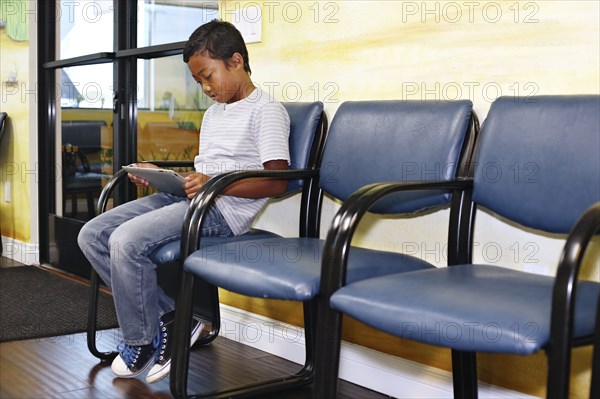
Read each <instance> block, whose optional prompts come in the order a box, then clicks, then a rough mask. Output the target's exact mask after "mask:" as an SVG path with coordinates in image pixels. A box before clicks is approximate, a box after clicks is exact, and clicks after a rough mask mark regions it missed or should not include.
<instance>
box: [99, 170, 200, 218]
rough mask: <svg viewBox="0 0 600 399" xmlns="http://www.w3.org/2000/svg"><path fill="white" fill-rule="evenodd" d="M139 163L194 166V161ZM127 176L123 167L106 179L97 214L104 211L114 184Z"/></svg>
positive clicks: (114, 186)
mask: <svg viewBox="0 0 600 399" xmlns="http://www.w3.org/2000/svg"><path fill="white" fill-rule="evenodd" d="M139 163H151V164H154V165H156V166H159V167H161V168H176V167H192V166H194V161H143V162H139ZM125 176H127V172H125V171H124V170H123V169H119V170H118V171H117V173H115V174H114V175H113V177H111V178H110V180H108V182H107V183H106V185H105V186H104V188H103V189H102V192H101V193H100V197H99V198H98V206H97V209H96V214H97V215H99V214H101V213H104V212H105V211H106V207H107V206H108V200H109V198H110V196H111V195H112V193H113V191H114V190H115V188H116V186H117V185H118V184H119V183H120V182H122V181H125V180H124V178H125Z"/></svg>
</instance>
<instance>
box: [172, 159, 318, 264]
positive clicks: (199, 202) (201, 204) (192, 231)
mask: <svg viewBox="0 0 600 399" xmlns="http://www.w3.org/2000/svg"><path fill="white" fill-rule="evenodd" d="M318 173H319V171H318V170H316V169H300V170H289V169H288V170H249V171H234V172H227V173H223V174H220V175H217V176H215V177H213V178H211V179H210V180H209V181H208V182H206V184H204V186H202V188H201V189H200V191H198V193H196V196H195V197H194V198H193V199H192V203H191V204H190V207H189V209H188V211H187V213H186V215H185V219H184V222H183V232H182V235H181V255H182V259H185V258H186V257H187V256H188V255H189V254H191V253H192V252H194V251H195V250H197V249H198V248H199V247H200V229H201V228H202V223H203V222H204V216H205V214H206V213H207V212H208V209H209V208H210V206H212V204H213V203H214V202H215V200H216V199H217V197H218V196H219V195H221V194H222V193H223V191H224V190H225V189H226V188H227V187H229V186H230V185H232V184H233V183H236V182H238V181H240V180H245V179H252V178H261V177H262V178H265V177H270V178H274V179H278V180H299V179H303V180H307V179H312V178H316V177H317V176H318Z"/></svg>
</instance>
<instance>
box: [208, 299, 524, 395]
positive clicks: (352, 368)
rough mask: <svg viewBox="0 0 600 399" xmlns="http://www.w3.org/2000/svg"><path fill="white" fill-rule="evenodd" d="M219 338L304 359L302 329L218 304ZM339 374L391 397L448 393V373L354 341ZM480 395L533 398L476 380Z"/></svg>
mask: <svg viewBox="0 0 600 399" xmlns="http://www.w3.org/2000/svg"><path fill="white" fill-rule="evenodd" d="M220 336H221V337H222V338H227V339H231V340H234V341H236V342H240V343H243V344H245V345H249V346H251V347H254V348H257V349H260V350H262V351H265V352H267V353H271V354H273V355H276V356H279V357H282V358H284V359H287V360H290V361H293V362H295V363H298V364H303V363H304V353H305V350H304V330H303V329H302V328H300V327H296V326H292V325H289V324H285V323H282V322H280V321H277V320H273V319H269V318H267V317H263V316H260V315H257V314H254V313H250V312H247V311H244V310H241V309H237V308H233V307H231V306H227V305H223V304H222V305H221V332H220ZM340 378H342V379H344V380H347V381H350V382H352V383H354V384H357V385H360V386H363V387H366V388H369V389H372V390H374V391H377V392H381V393H383V394H385V395H389V396H392V397H394V398H411V399H412V398H452V397H453V390H452V375H451V373H449V372H447V371H444V370H441V369H438V368H435V367H431V366H427V365H424V364H420V363H417V362H413V361H410V360H406V359H402V358H399V357H395V356H391V355H388V354H386V353H382V352H378V351H375V350H372V349H368V348H365V347H362V346H359V345H354V344H350V343H346V342H343V343H342V351H341V357H340ZM479 397H480V398H519V399H523V398H534V397H533V396H528V395H525V394H523V393H521V392H516V391H511V390H508V389H504V388H500V387H496V386H493V385H489V384H485V383H482V382H480V384H479Z"/></svg>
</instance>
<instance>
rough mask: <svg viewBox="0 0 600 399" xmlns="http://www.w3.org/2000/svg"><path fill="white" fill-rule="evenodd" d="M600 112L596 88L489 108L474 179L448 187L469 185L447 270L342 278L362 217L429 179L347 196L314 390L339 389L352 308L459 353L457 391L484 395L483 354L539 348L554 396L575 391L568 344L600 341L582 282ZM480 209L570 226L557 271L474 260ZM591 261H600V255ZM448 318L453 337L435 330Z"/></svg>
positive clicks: (599, 181)
mask: <svg viewBox="0 0 600 399" xmlns="http://www.w3.org/2000/svg"><path fill="white" fill-rule="evenodd" d="M599 115H600V97H599V96H540V97H532V98H526V99H520V98H508V97H505V98H499V99H497V100H496V101H495V102H494V103H493V104H492V107H491V109H490V111H489V114H488V116H487V118H486V120H485V122H484V123H483V126H482V131H481V135H480V137H479V138H478V144H477V146H476V151H475V155H474V162H473V163H472V166H471V169H472V172H471V174H472V176H473V179H469V180H466V181H465V180H463V181H460V180H459V181H456V182H452V184H449V183H448V184H444V183H441V184H439V188H457V189H460V190H461V191H462V194H461V195H457V197H461V198H462V200H461V202H460V203H459V204H457V213H458V214H459V217H458V218H457V219H456V220H455V222H456V224H455V225H454V227H451V229H450V234H449V238H448V241H449V243H450V245H449V247H450V249H449V263H450V265H451V266H449V267H441V268H430V269H426V270H419V271H415V272H412V273H403V274H395V275H389V276H386V277H384V278H381V277H375V278H372V279H367V280H363V281H359V282H352V281H349V280H348V279H347V278H346V279H345V280H344V277H343V276H344V274H346V273H347V272H346V263H347V262H349V263H348V266H347V270H348V271H349V270H350V268H351V263H352V254H350V258H349V259H347V250H346V249H347V248H348V247H349V243H350V240H351V237H352V233H353V231H354V230H355V228H356V224H357V223H358V221H359V220H360V216H361V215H362V214H363V213H364V212H365V211H366V210H368V209H369V208H370V207H371V206H373V204H376V203H377V201H379V200H381V199H383V198H385V197H386V196H387V195H391V194H394V193H398V192H406V191H408V192H410V190H423V189H424V187H425V188H428V189H429V188H430V187H428V186H427V185H419V184H382V185H374V186H372V187H371V188H370V190H367V191H364V192H363V195H361V196H358V197H356V198H355V199H354V202H353V203H349V204H346V205H345V206H344V207H343V208H342V209H341V210H340V212H339V213H338V215H337V217H336V219H335V223H334V226H332V229H331V230H330V232H329V235H328V237H327V242H326V244H325V249H324V251H325V253H324V260H323V268H324V269H328V270H331V272H330V273H327V274H325V278H326V281H324V282H323V286H325V287H327V288H326V289H327V291H326V292H324V293H323V296H324V297H330V304H331V307H332V308H333V309H331V308H330V309H329V310H328V311H326V312H323V313H322V314H320V315H319V316H320V317H324V318H328V319H329V320H332V321H330V322H329V323H327V324H326V328H327V331H326V332H325V333H324V335H325V336H327V337H328V341H327V343H326V344H323V345H321V346H320V347H318V354H319V356H320V357H319V358H318V362H317V369H318V373H320V374H318V376H319V378H318V379H317V381H316V384H315V385H316V393H317V395H316V396H317V397H320V398H327V399H330V398H334V397H335V396H336V385H337V372H338V363H339V360H338V357H339V350H340V336H339V334H340V328H341V317H342V314H344V315H349V316H351V317H352V318H354V319H357V320H359V321H361V322H363V323H365V324H367V325H369V326H371V327H374V328H376V329H379V330H381V331H384V332H387V333H389V334H392V335H395V336H399V337H402V338H407V339H411V340H415V341H419V342H424V343H427V344H431V345H436V346H440V347H446V348H450V349H452V355H453V363H452V368H453V380H454V396H455V397H456V398H476V397H477V369H476V363H475V354H476V352H493V353H506V354H517V355H529V354H533V353H536V352H538V351H540V350H545V351H546V353H547V355H548V368H549V372H548V386H547V389H548V390H547V395H548V397H549V398H566V397H568V392H569V391H568V387H569V370H570V350H571V347H573V346H579V345H585V344H591V343H592V340H593V337H594V328H596V338H595V339H596V341H597V342H598V340H599V338H598V337H599V334H600V321H597V322H596V323H598V327H595V324H594V320H595V317H596V318H597V317H598V316H597V314H598V312H599V310H598V309H597V306H598V301H599V300H600V284H599V283H597V282H591V281H577V276H578V272H579V270H580V267H581V261H582V258H583V255H584V252H585V248H586V245H587V244H588V242H589V241H590V239H591V237H592V236H593V235H594V233H597V232H598V231H599V230H600V202H598V201H600V156H599V148H600V123H599ZM516 171H520V173H519V174H515V172H516ZM417 192H418V191H417ZM479 206H481V207H483V208H486V209H488V210H491V211H492V212H494V213H496V214H498V215H501V216H502V217H504V218H506V219H508V220H511V221H513V222H515V223H517V224H520V225H523V226H525V227H527V228H530V229H537V230H541V231H545V232H550V233H562V234H567V233H569V232H570V234H569V235H568V237H567V241H566V244H565V247H564V251H563V254H562V257H561V259H560V260H559V262H558V272H557V275H556V276H555V277H551V276H543V275H537V274H532V273H526V272H523V271H519V270H514V269H510V268H507V267H501V266H500V265H485V264H472V259H471V258H472V243H473V224H474V217H475V213H476V208H477V207H479ZM592 262H593V264H595V265H596V266H597V265H598V259H594V260H593V261H592ZM372 267H382V266H381V262H377V263H375V262H372ZM444 326H447V327H448V328H450V329H451V330H450V331H451V333H448V334H431V333H427V332H431V331H438V330H439V329H440V328H442V329H443V328H444ZM407 327H411V328H407ZM436 328H437V329H438V330H436ZM595 349H596V353H595V359H596V360H595V361H596V369H597V368H598V362H599V360H598V357H599V356H600V355H599V354H598V347H597V346H596V348H595ZM319 350H321V351H319ZM597 372H598V371H597V370H595V374H596V376H595V381H596V383H595V384H593V385H594V386H595V388H594V389H595V390H596V391H595V393H593V394H592V397H596V398H597V397H600V395H599V393H600V392H599V391H598V389H599V388H598V384H597V383H598V375H597Z"/></svg>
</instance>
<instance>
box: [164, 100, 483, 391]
mask: <svg viewBox="0 0 600 399" xmlns="http://www.w3.org/2000/svg"><path fill="white" fill-rule="evenodd" d="M478 131H479V121H478V118H477V116H476V114H475V113H474V112H473V113H472V118H471V126H470V129H469V132H468V133H467V135H466V138H465V141H464V143H463V148H462V151H461V164H460V168H459V170H458V171H457V174H458V175H459V176H465V175H466V174H467V173H468V166H469V161H470V158H471V156H472V152H473V147H474V143H475V140H476V136H477V134H478ZM306 173H308V174H306ZM264 176H271V177H277V178H288V179H297V178H309V179H311V183H310V187H314V188H312V189H311V190H310V192H311V193H312V194H308V196H309V197H310V195H314V196H315V197H316V198H315V200H316V199H318V203H315V206H312V207H310V206H309V209H312V210H313V213H309V214H308V215H307V216H308V218H307V219H305V221H306V223H307V228H306V232H307V233H308V234H309V235H308V236H309V237H318V228H319V219H320V206H321V200H322V196H323V194H322V192H321V191H320V190H319V189H318V187H317V184H318V182H317V181H316V177H317V176H318V171H312V172H311V171H308V172H299V171H296V172H290V171H288V172H273V173H268V172H267V173H264V172H240V173H237V172H234V173H231V174H229V175H227V176H222V177H221V178H220V179H219V180H216V181H214V182H213V183H214V184H212V185H210V186H206V187H205V189H204V190H203V191H202V192H201V193H199V194H198V195H197V196H196V198H195V199H194V203H193V204H192V206H191V207H190V214H189V215H188V216H189V218H187V217H186V222H185V226H186V229H187V230H185V231H184V234H183V237H184V239H182V249H181V253H182V254H184V253H185V254H186V257H187V255H189V254H191V253H192V252H194V251H195V250H196V249H197V248H198V245H199V244H198V242H199V239H200V237H199V230H200V226H201V225H202V221H203V218H204V215H205V214H206V213H207V212H208V209H209V206H210V205H211V204H212V203H213V202H214V200H215V199H216V197H217V196H218V195H219V193H220V192H222V191H223V190H224V189H225V188H226V187H228V186H229V185H230V184H233V183H234V182H236V181H239V180H242V179H246V178H253V177H264ZM436 184H438V183H433V184H431V185H430V186H428V187H426V189H437V188H438V187H437V185H436ZM439 184H442V183H439ZM369 188H370V186H366V188H365V190H368V189H369ZM442 188H444V189H450V190H456V188H457V187H456V185H454V186H453V185H452V184H451V183H449V182H447V181H446V182H443V187H442ZM317 191H319V193H318V195H317ZM361 191H362V190H361ZM303 199H304V197H303ZM349 201H350V202H352V199H350V200H349ZM453 201H455V200H454V199H453ZM339 214H340V213H338V215H339ZM453 217H454V218H456V214H454V215H453ZM310 223H312V227H311V225H310ZM454 224H456V223H454ZM301 225H302V221H301ZM301 234H302V231H301ZM348 244H349V241H348ZM183 245H186V247H183ZM348 248H349V247H348ZM324 256H327V254H324ZM183 258H184V257H183V256H182V259H183ZM325 264H327V263H325V262H324V265H325ZM328 272H329V270H327V268H326V267H324V268H323V271H322V276H323V273H328ZM195 279H196V278H195V277H194V275H193V274H192V273H190V272H187V271H185V270H184V271H183V277H182V284H181V286H180V291H179V294H180V296H179V297H178V302H177V309H176V324H175V328H176V331H175V337H176V340H175V341H174V344H173V351H174V352H173V358H172V364H171V393H172V394H173V395H174V396H175V397H177V398H182V397H185V398H204V397H217V398H225V397H241V396H243V397H258V396H259V395H261V394H265V393H269V392H274V391H279V390H284V389H291V388H295V387H301V386H305V385H309V384H311V383H312V382H313V381H315V380H316V379H319V378H320V377H321V376H320V375H319V374H320V373H321V371H322V370H323V367H325V368H327V367H329V366H328V365H325V366H323V364H322V362H321V366H319V361H320V360H321V359H320V354H319V352H320V351H321V350H322V348H323V347H324V346H325V347H326V346H328V345H330V344H331V340H330V337H327V336H325V335H321V334H320V332H319V333H318V332H317V326H319V327H318V328H319V330H320V329H321V327H320V326H321V325H324V324H325V323H328V322H329V320H327V313H326V312H323V310H324V308H325V307H327V308H329V305H328V303H327V304H325V303H324V302H323V300H322V298H324V297H325V295H323V294H321V295H319V296H317V297H316V298H315V299H314V300H312V301H308V302H304V303H303V306H304V326H305V337H306V346H305V350H306V358H305V364H304V366H303V367H302V368H301V369H300V370H299V371H298V372H297V373H296V374H293V375H291V376H286V377H281V378H276V379H272V380H268V381H263V382H259V383H256V384H251V385H246V386H242V387H234V388H231V389H226V390H221V391H217V392H211V393H205V394H195V395H188V394H187V375H188V367H189V341H188V340H184V342H180V337H187V336H189V331H190V329H191V316H190V312H191V308H190V304H191V297H190V295H191V292H192V286H193V283H194V281H195ZM321 289H323V288H321ZM335 377H336V380H337V372H336V376H335ZM330 397H331V396H323V398H328V399H329V398H330Z"/></svg>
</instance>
